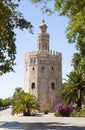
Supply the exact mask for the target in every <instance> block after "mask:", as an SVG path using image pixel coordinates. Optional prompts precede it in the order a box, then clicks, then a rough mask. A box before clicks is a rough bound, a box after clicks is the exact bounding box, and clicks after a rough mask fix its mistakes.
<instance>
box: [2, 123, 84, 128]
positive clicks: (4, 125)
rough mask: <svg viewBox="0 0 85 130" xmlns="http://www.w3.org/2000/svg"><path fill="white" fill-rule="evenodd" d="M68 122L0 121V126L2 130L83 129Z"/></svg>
mask: <svg viewBox="0 0 85 130" xmlns="http://www.w3.org/2000/svg"><path fill="white" fill-rule="evenodd" d="M68 125H69V124H64V123H59V122H51V123H42V122H41V123H19V122H1V125H0V128H3V129H4V130H5V129H7V130H85V127H78V126H70V125H69V126H68Z"/></svg>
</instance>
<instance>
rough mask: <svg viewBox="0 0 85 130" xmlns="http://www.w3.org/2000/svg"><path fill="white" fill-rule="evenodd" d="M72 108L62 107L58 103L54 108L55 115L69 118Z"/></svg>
mask: <svg viewBox="0 0 85 130" xmlns="http://www.w3.org/2000/svg"><path fill="white" fill-rule="evenodd" d="M73 110H74V106H73V105H72V104H71V105H63V104H61V103H58V104H57V105H56V107H55V113H56V114H55V115H60V116H64V117H68V116H70V114H71V113H72V112H73Z"/></svg>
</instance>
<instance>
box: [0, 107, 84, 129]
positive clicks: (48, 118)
mask: <svg viewBox="0 0 85 130" xmlns="http://www.w3.org/2000/svg"><path fill="white" fill-rule="evenodd" d="M0 130H85V118H75V117H54V115H53V114H52V113H50V114H48V115H37V116H31V117H24V116H22V115H19V116H16V115H15V116H11V109H7V110H4V111H0Z"/></svg>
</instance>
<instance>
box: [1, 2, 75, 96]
mask: <svg viewBox="0 0 85 130" xmlns="http://www.w3.org/2000/svg"><path fill="white" fill-rule="evenodd" d="M19 10H20V11H21V12H22V13H23V15H24V17H25V18H26V19H27V20H29V21H30V22H31V23H32V24H33V26H34V34H30V33H29V32H28V30H24V31H20V30H19V29H17V30H16V33H17V36H16V46H17V55H16V63H17V65H16V66H15V67H14V69H15V73H7V74H5V75H3V76H1V77H0V98H7V97H10V96H12V95H13V92H14V89H15V88H16V87H22V88H23V89H24V56H25V53H26V52H29V51H35V50H36V49H37V35H38V33H39V32H40V30H39V25H40V24H41V22H42V19H43V18H44V20H45V23H46V24H47V26H48V30H47V32H48V33H49V34H50V50H55V51H58V52H61V53H62V78H63V79H64V78H66V74H68V73H69V72H70V71H72V66H71V59H72V55H73V53H74V52H75V51H76V50H75V47H74V44H69V43H68V41H67V39H66V35H65V28H66V26H67V25H68V19H67V18H66V17H60V16H58V14H57V13H55V14H53V15H51V16H48V15H47V14H42V12H41V11H40V8H37V7H35V5H32V4H31V3H30V2H27V0H25V1H24V2H21V4H20V7H19Z"/></svg>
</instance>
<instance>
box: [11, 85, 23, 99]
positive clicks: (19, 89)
mask: <svg viewBox="0 0 85 130" xmlns="http://www.w3.org/2000/svg"><path fill="white" fill-rule="evenodd" d="M23 93H24V90H23V89H22V88H21V87H17V88H15V91H14V94H13V99H14V100H15V99H16V98H17V97H18V96H19V94H23Z"/></svg>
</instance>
